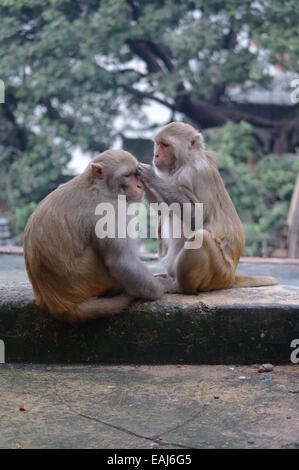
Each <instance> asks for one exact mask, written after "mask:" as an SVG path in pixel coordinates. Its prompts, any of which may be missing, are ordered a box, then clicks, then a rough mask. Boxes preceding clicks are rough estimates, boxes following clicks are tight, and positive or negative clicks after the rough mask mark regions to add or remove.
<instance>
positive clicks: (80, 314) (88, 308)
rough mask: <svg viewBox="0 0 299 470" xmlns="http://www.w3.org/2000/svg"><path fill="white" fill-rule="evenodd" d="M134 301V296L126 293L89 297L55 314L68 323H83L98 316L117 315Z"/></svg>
mask: <svg viewBox="0 0 299 470" xmlns="http://www.w3.org/2000/svg"><path fill="white" fill-rule="evenodd" d="M131 301H132V297H129V296H128V295H126V294H121V295H117V296H115V297H100V298H97V297H96V298H92V299H88V300H86V301H85V302H82V303H81V304H79V305H75V306H74V307H73V308H72V309H70V310H68V311H66V312H63V313H57V314H55V317H56V318H57V319H59V320H63V321H66V322H68V323H83V322H87V321H90V320H95V319H97V318H103V317H110V316H112V315H117V314H118V313H121V311H122V310H123V309H124V308H126V307H127V306H128V305H129V304H130V303H131Z"/></svg>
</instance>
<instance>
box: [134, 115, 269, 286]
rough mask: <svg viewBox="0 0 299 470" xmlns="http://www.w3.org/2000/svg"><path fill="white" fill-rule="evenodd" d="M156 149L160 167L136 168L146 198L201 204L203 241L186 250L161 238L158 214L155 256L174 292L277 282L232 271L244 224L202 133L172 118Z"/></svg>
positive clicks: (242, 239)
mask: <svg viewBox="0 0 299 470" xmlns="http://www.w3.org/2000/svg"><path fill="white" fill-rule="evenodd" d="M161 146H162V147H161ZM163 146H164V147H163ZM155 147H156V148H155V156H154V165H155V164H156V165H157V164H158V163H159V167H158V168H155V171H153V170H152V168H150V167H148V166H145V165H140V166H139V171H140V174H141V178H142V181H143V182H144V185H145V189H146V194H147V197H148V199H149V200H150V202H153V201H155V202H161V201H163V202H166V203H167V204H172V203H174V202H178V203H179V204H183V203H186V202H193V203H195V202H199V203H203V244H202V247H201V248H199V249H185V248H184V247H183V243H182V244H178V242H177V241H174V240H172V239H169V240H167V239H163V238H161V225H162V224H163V220H161V218H160V223H159V229H158V233H159V234H160V236H159V237H158V251H159V257H160V259H161V260H162V262H163V263H164V265H165V267H166V269H167V271H168V274H169V275H170V276H172V277H174V278H175V279H176V281H177V284H178V291H180V292H184V293H195V292H197V291H209V290H214V289H223V288H229V287H255V286H266V285H273V284H276V283H277V281H276V280H275V279H274V278H272V277H264V276H257V277H251V276H246V277H240V276H236V275H235V271H236V268H237V265H238V262H239V259H240V256H241V253H242V251H243V248H244V242H245V239H244V231H243V226H242V223H241V221H240V219H239V216H238V214H237V212H236V210H235V207H234V205H233V203H232V200H231V198H230V196H229V194H228V192H227V190H226V188H225V186H224V183H223V181H222V178H221V176H220V174H219V172H218V169H217V167H216V161H215V157H214V156H213V154H211V153H210V152H207V151H206V150H205V148H204V143H203V139H202V136H201V135H200V134H199V133H198V132H197V131H196V130H195V129H194V128H193V127H192V126H190V125H189V124H185V123H181V122H172V123H170V124H168V125H167V126H165V127H164V128H163V129H162V130H161V131H160V132H159V133H158V134H157V135H156V138H155ZM182 241H183V242H184V241H185V240H182Z"/></svg>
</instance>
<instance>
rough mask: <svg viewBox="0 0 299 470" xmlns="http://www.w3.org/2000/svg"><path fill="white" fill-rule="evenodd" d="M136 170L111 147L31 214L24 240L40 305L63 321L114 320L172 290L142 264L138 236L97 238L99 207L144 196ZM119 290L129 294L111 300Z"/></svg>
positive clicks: (132, 162)
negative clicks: (137, 300)
mask: <svg viewBox="0 0 299 470" xmlns="http://www.w3.org/2000/svg"><path fill="white" fill-rule="evenodd" d="M136 170H137V160H136V159H135V158H134V157H133V155H131V154H130V153H128V152H125V151H121V150H107V151H106V152H104V153H101V154H100V155H98V156H97V157H96V158H94V160H93V161H92V162H91V163H90V164H89V165H88V167H87V168H86V170H85V171H84V172H83V174H81V175H80V176H77V177H75V178H73V179H72V180H71V181H69V182H68V183H66V184H64V185H62V186H60V187H59V188H57V189H56V190H55V191H54V192H52V193H51V194H49V195H48V196H47V197H46V198H45V199H44V200H43V201H42V202H41V203H40V204H39V206H38V207H37V209H36V210H35V212H34V213H33V214H32V216H31V217H30V219H29V221H28V224H27V227H26V229H25V236H24V254H25V262H26V268H27V272H28V276H29V279H30V281H31V283H32V286H33V290H34V297H35V301H36V303H37V305H39V306H40V307H41V308H45V307H46V308H47V309H48V310H49V311H50V312H52V314H53V315H55V316H56V317H57V318H59V319H63V320H66V321H69V322H80V321H87V320H91V319H94V318H98V317H102V316H108V315H113V314H116V313H119V312H120V311H121V310H122V309H123V308H125V307H126V306H127V305H128V304H129V303H130V302H131V300H132V299H133V298H141V299H149V300H155V299H158V298H159V297H161V295H162V294H163V293H164V287H163V285H162V283H161V281H159V280H158V279H155V278H154V277H153V276H152V274H151V272H150V271H149V270H148V269H147V267H146V266H145V265H144V264H143V263H142V262H141V261H140V259H139V257H138V250H137V247H136V244H135V241H134V240H133V239H131V238H128V237H127V238H122V239H121V238H103V239H99V238H98V237H97V236H96V234H95V225H96V222H97V217H96V215H95V208H96V206H97V205H98V204H99V203H101V202H105V203H111V204H112V205H113V207H116V205H117V196H118V195H119V194H123V195H126V197H127V201H128V202H132V201H137V200H139V199H140V198H141V197H142V195H143V186H142V184H141V183H140V181H139V180H138V179H137V177H136ZM164 285H165V283H164ZM115 290H117V291H118V294H119V292H123V293H120V294H119V295H116V296H114V297H111V296H110V297H103V295H105V294H107V293H108V294H109V292H111V291H113V292H114V293H115ZM100 296H101V297H100ZM99 297H100V298H99Z"/></svg>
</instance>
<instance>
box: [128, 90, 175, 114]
mask: <svg viewBox="0 0 299 470" xmlns="http://www.w3.org/2000/svg"><path fill="white" fill-rule="evenodd" d="M119 86H120V87H121V88H123V89H124V90H126V91H127V92H128V93H130V94H131V95H135V96H138V97H140V98H146V99H149V100H152V101H156V102H157V103H160V104H162V105H163V106H166V107H167V108H169V109H172V110H174V111H175V109H176V108H175V106H174V105H173V104H172V103H170V102H169V101H167V100H165V99H163V98H159V97H158V96H155V95H153V94H152V93H150V92H147V91H141V90H137V89H136V88H134V87H132V86H130V85H119Z"/></svg>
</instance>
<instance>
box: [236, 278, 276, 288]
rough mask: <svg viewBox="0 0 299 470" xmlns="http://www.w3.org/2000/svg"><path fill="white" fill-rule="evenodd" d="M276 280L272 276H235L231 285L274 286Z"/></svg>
mask: <svg viewBox="0 0 299 470" xmlns="http://www.w3.org/2000/svg"><path fill="white" fill-rule="evenodd" d="M276 284H278V282H277V280H276V279H275V278H274V277H272V276H235V281H234V283H233V285H232V287H263V286H275V285H276Z"/></svg>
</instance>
